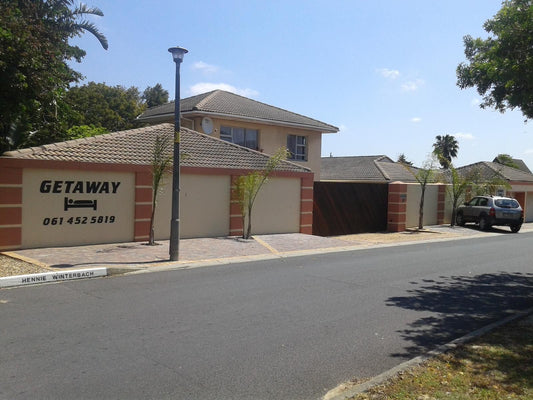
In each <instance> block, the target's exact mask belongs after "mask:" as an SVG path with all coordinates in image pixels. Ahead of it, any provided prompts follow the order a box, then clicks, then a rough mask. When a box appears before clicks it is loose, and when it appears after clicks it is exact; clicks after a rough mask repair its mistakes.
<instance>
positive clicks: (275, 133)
mask: <svg viewBox="0 0 533 400" xmlns="http://www.w3.org/2000/svg"><path fill="white" fill-rule="evenodd" d="M212 120H213V127H214V129H213V133H212V136H213V137H216V138H220V126H231V127H238V128H248V129H257V130H258V131H259V151H263V152H265V153H267V154H274V153H275V152H276V151H277V150H278V149H279V148H280V147H282V146H287V135H298V136H306V137H307V141H308V142H307V143H308V148H307V151H308V157H307V161H293V160H290V161H293V162H295V163H296V164H299V165H301V166H303V167H306V168H310V169H311V170H312V171H313V173H314V174H315V178H314V179H315V181H318V180H320V163H321V148H322V134H321V133H320V132H316V131H311V130H305V129H297V128H288V127H284V126H276V125H265V124H256V123H253V122H245V121H233V120H224V119H219V118H212ZM201 121H202V118H194V127H195V129H196V130H197V131H199V132H202V133H203V131H202V126H201Z"/></svg>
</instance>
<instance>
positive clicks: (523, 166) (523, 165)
mask: <svg viewBox="0 0 533 400" xmlns="http://www.w3.org/2000/svg"><path fill="white" fill-rule="evenodd" d="M512 160H513V163H515V165H516V167H517V168H518V169H519V170H522V171H524V172H528V173H531V170H530V169H529V168H528V167H527V165H526V163H525V162H524V160H520V159H518V158H512ZM492 162H495V163H498V164H503V163H502V162H501V160H500V159H499V157H495V158H494V160H492Z"/></svg>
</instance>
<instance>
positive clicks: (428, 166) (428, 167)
mask: <svg viewBox="0 0 533 400" xmlns="http://www.w3.org/2000/svg"><path fill="white" fill-rule="evenodd" d="M435 164H436V156H435V155H432V156H429V157H428V159H427V160H426V161H425V162H424V164H423V165H422V167H421V168H416V169H412V168H411V167H409V166H407V165H404V167H405V168H406V169H407V170H408V171H409V172H410V173H411V174H413V176H414V177H415V179H416V181H417V182H418V184H419V185H420V200H419V203H418V229H423V228H424V199H425V197H426V188H427V186H428V184H430V183H432V182H435V181H436V180H437V175H436V173H435Z"/></svg>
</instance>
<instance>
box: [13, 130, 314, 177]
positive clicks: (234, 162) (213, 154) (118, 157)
mask: <svg viewBox="0 0 533 400" xmlns="http://www.w3.org/2000/svg"><path fill="white" fill-rule="evenodd" d="M158 135H162V136H167V137H169V138H171V139H172V138H173V136H174V126H173V125H172V124H159V125H153V126H148V127H144V128H139V129H131V130H127V131H120V132H113V133H108V134H104V135H98V136H94V137H90V138H83V139H76V140H70V141H67V142H60V143H54V144H48V145H44V146H40V147H32V148H29V149H22V150H15V151H9V152H6V153H4V155H3V157H10V158H19V159H27V160H55V161H73V162H83V163H111V164H136V165H151V162H152V151H153V148H154V145H155V140H156V137H157V136H158ZM180 139H181V148H180V150H181V152H182V154H183V158H182V160H180V165H182V166H187V167H203V168H231V169H246V170H261V169H263V168H265V166H266V164H267V162H268V160H269V157H270V156H269V155H268V154H264V153H260V152H258V151H255V150H250V149H248V148H245V147H242V146H239V145H236V144H233V143H229V142H226V141H224V140H220V139H217V138H214V137H211V136H208V135H205V134H203V133H200V132H196V131H193V130H190V129H187V128H181V137H180ZM170 147H171V148H169V155H170V154H171V152H172V146H170ZM276 170H277V171H292V172H311V171H310V170H309V169H308V168H305V167H302V166H300V165H297V164H294V163H292V162H290V161H283V162H282V163H280V165H279V166H278V167H277V168H276Z"/></svg>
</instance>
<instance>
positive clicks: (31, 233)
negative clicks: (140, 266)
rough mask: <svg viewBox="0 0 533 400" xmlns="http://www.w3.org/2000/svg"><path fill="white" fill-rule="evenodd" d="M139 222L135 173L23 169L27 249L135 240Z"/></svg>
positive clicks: (23, 228)
mask: <svg viewBox="0 0 533 400" xmlns="http://www.w3.org/2000/svg"><path fill="white" fill-rule="evenodd" d="M134 218H135V176H134V174H133V173H121V172H109V173H107V172H91V171H77V170H73V171H65V170H34V169H26V170H24V173H23V189H22V246H23V247H44V246H69V245H79V244H89V243H105V242H121V241H124V242H127V241H132V240H133V237H134Z"/></svg>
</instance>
